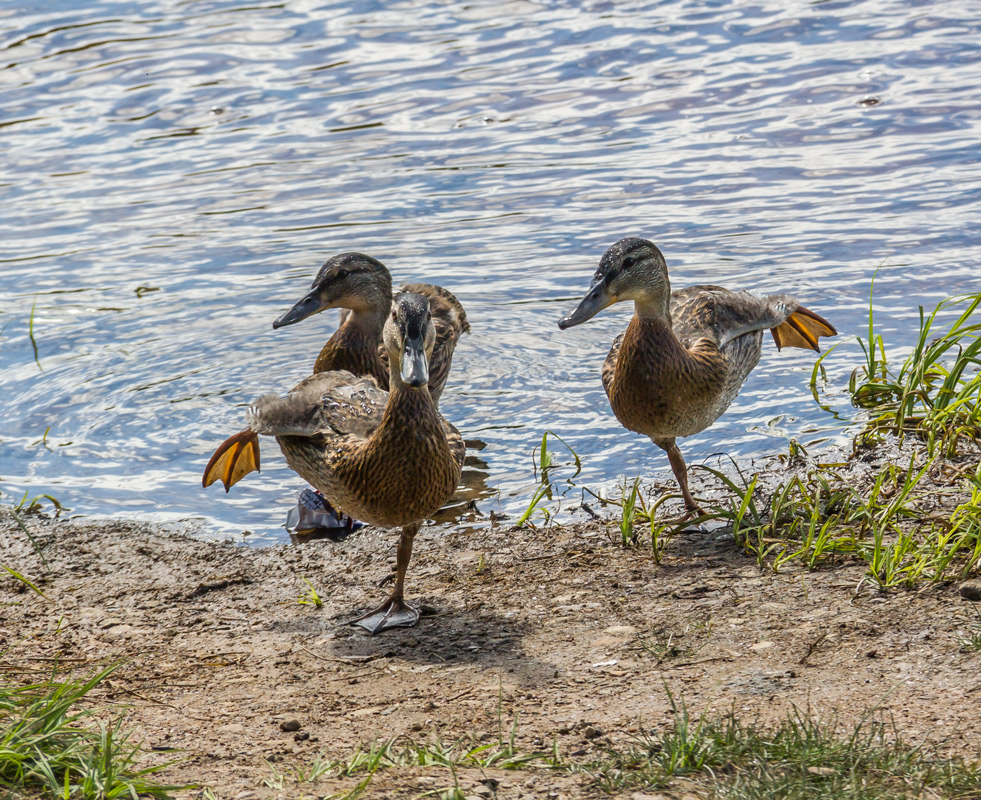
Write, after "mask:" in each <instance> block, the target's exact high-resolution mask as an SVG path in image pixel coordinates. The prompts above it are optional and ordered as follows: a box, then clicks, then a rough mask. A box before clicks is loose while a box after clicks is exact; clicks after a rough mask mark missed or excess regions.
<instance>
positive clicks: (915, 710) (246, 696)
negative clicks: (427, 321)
mask: <svg viewBox="0 0 981 800" xmlns="http://www.w3.org/2000/svg"><path fill="white" fill-rule="evenodd" d="M25 521H26V524H27V525H28V527H29V529H30V530H31V532H32V534H33V535H34V537H35V539H36V540H37V542H38V543H39V544H40V545H41V547H42V548H43V552H44V554H45V557H46V559H47V561H48V567H47V569H45V567H44V566H43V565H42V564H41V562H40V561H39V559H38V557H37V556H36V555H35V554H34V551H33V549H32V547H31V546H30V544H29V543H28V542H27V539H26V537H25V536H24V534H23V532H22V531H21V530H20V528H19V527H18V526H17V524H16V523H15V521H14V520H13V518H12V517H11V515H10V514H9V513H8V512H0V561H3V562H4V563H7V564H13V565H16V566H17V567H18V568H19V569H21V570H22V571H23V572H24V573H25V574H26V575H28V576H30V577H31V578H32V579H36V580H37V581H38V584H39V586H40V588H42V589H43V591H44V592H45V594H46V595H47V598H48V599H47V600H45V599H43V598H40V597H38V596H36V595H34V594H33V593H31V592H28V591H24V590H23V589H22V588H21V587H20V585H19V584H17V583H16V582H14V581H13V579H0V670H3V671H4V673H5V675H6V677H7V679H8V680H17V681H28V680H30V679H31V678H32V677H35V676H40V675H43V674H47V673H48V672H49V671H50V669H51V668H52V667H53V666H54V665H55V664H60V665H61V666H62V667H72V668H74V669H75V670H77V674H78V675H83V674H85V675H87V674H91V672H93V671H94V670H95V669H96V667H97V666H99V665H104V664H107V663H109V662H112V661H115V660H117V659H127V660H126V663H125V665H124V666H123V667H122V668H120V669H119V670H118V671H117V672H116V673H114V674H113V675H112V676H111V677H110V678H109V679H108V680H107V681H106V683H105V684H104V685H103V686H102V687H100V688H99V689H97V690H96V691H95V692H94V694H93V696H94V700H95V701H96V702H97V703H101V704H115V705H119V706H121V707H122V706H125V707H126V708H127V711H126V715H127V716H126V720H127V725H128V727H130V728H131V729H133V730H134V731H136V733H137V735H138V736H139V737H141V738H142V739H144V741H145V744H146V746H147V747H149V748H152V749H153V750H154V751H155V752H154V753H153V756H151V757H159V758H160V759H161V760H167V759H170V758H173V757H175V756H177V757H182V758H184V759H185V760H183V761H182V762H181V763H180V764H179V765H177V766H174V767H171V768H169V769H168V770H167V771H166V772H165V773H163V776H162V777H163V779H164V780H167V781H171V782H177V783H193V784H197V785H198V786H199V787H209V788H211V789H212V790H213V791H214V793H215V794H216V795H217V796H218V797H220V798H235V799H236V800H248V798H269V797H279V796H283V797H286V796H289V797H299V796H304V795H305V796H316V797H323V796H329V795H331V794H332V793H335V792H341V791H346V790H348V789H350V788H352V787H353V786H354V785H355V784H356V783H357V782H358V779H359V778H358V777H357V776H355V777H351V778H346V779H338V778H330V779H322V780H320V781H318V782H316V783H315V784H303V785H301V786H299V787H298V786H296V785H295V784H290V783H289V782H287V784H286V786H285V788H282V787H277V783H276V780H275V774H276V772H288V771H289V768H290V767H291V766H292V765H298V766H301V767H302V766H304V765H309V764H310V763H311V762H312V761H313V759H314V758H315V757H316V756H317V755H319V754H321V753H325V754H326V755H328V756H330V757H346V756H350V755H351V754H352V752H353V751H354V750H355V749H356V748H357V747H358V745H359V744H365V745H367V744H370V743H371V742H376V741H381V740H385V739H389V738H392V737H396V736H403V735H404V736H408V737H412V738H413V739H414V740H417V741H423V740H426V739H433V738H437V737H438V738H440V739H442V740H443V741H451V740H453V739H455V738H457V737H475V738H476V739H478V740H485V741H497V737H498V731H499V723H500V722H501V721H503V725H504V728H505V735H507V732H508V731H509V730H510V727H511V724H512V722H513V721H514V719H515V717H517V743H518V745H519V747H520V748H521V749H524V750H540V749H546V750H547V749H550V748H551V747H552V742H553V738H556V739H557V742H558V747H559V750H560V752H561V753H562V754H563V755H564V756H567V757H569V758H588V757H589V756H590V755H592V754H595V753H597V752H599V751H600V750H601V749H602V748H603V747H604V746H607V745H609V744H611V743H614V744H623V743H625V742H627V741H628V740H629V739H630V738H631V737H632V736H635V735H636V734H638V733H639V732H640V731H641V730H649V729H652V728H658V727H660V726H663V725H664V724H666V722H667V721H668V720H669V719H670V706H669V700H668V695H667V693H666V687H670V690H671V692H672V693H673V694H674V696H675V697H676V698H679V699H683V700H684V701H685V702H686V703H687V705H688V707H689V708H690V709H691V711H692V712H693V713H694V714H699V713H701V712H703V711H706V710H708V711H712V710H717V711H718V712H720V713H724V712H726V711H728V710H730V709H734V710H735V711H736V712H737V714H739V716H740V717H741V718H744V719H745V720H746V721H754V720H762V721H766V720H771V719H777V718H780V717H782V716H783V715H784V714H785V713H786V712H787V711H788V710H789V709H790V708H791V707H792V706H793V705H796V706H797V707H800V708H802V709H808V710H809V711H810V713H811V714H814V715H817V716H822V717H827V716H828V715H830V714H832V712H837V713H838V714H839V715H840V717H841V719H842V721H843V722H854V721H855V720H857V718H858V717H859V716H860V715H861V714H862V713H863V712H865V711H866V710H867V709H868V708H869V707H871V706H873V705H875V704H877V703H878V704H881V708H882V709H883V711H884V712H885V713H886V714H891V715H892V717H893V718H894V719H895V722H896V724H897V726H898V728H899V730H900V731H901V732H902V734H903V736H904V738H905V739H906V740H907V741H909V742H912V743H918V742H931V743H941V746H942V748H943V750H944V751H946V752H950V753H954V752H957V753H961V754H964V755H976V753H977V741H978V738H977V737H978V732H979V728H981V719H979V717H978V714H977V702H978V694H977V692H978V690H979V689H981V674H979V670H978V667H979V664H981V656H979V655H978V654H976V653H966V652H963V651H962V648H961V644H960V641H959V640H960V638H961V637H963V636H964V635H965V633H966V631H968V630H969V629H970V627H971V625H972V623H976V620H977V616H976V612H975V607H974V606H973V605H972V604H971V603H969V602H968V601H965V600H963V599H961V597H960V596H959V593H958V588H957V586H956V585H943V586H928V587H927V588H925V589H923V590H921V591H915V592H913V591H903V592H896V593H893V594H880V593H879V592H877V591H876V590H875V589H874V588H872V587H869V586H868V585H865V586H863V587H862V588H861V589H859V590H858V591H856V587H857V586H858V584H859V582H860V580H861V577H862V574H863V569H862V567H859V566H856V565H846V566H841V567H839V568H835V569H830V570H822V571H818V572H812V573H807V572H802V571H796V572H795V571H790V572H782V573H781V574H776V575H774V574H772V573H769V572H761V571H760V570H759V569H758V567H757V565H756V562H755V560H754V559H752V558H750V557H748V556H746V555H743V554H742V553H741V552H739V551H738V550H737V549H736V547H735V546H734V544H733V543H732V540H731V537H729V536H728V535H726V534H724V533H720V532H716V533H712V532H707V531H699V530H694V531H686V532H684V533H683V534H681V535H679V536H678V537H677V538H676V539H674V540H673V541H672V542H671V543H670V545H669V546H668V550H667V554H666V558H665V560H664V562H663V563H662V564H661V565H660V566H658V565H657V564H655V562H654V560H653V559H652V557H651V555H650V554H649V552H647V551H645V550H643V549H624V548H623V547H621V546H620V545H619V544H618V543H615V542H614V538H613V535H612V527H613V526H612V525H606V524H604V523H603V522H596V521H592V522H588V523H587V522H584V523H583V524H580V525H570V526H564V527H554V528H547V529H544V530H541V531H533V530H527V531H525V530H522V531H516V530H514V529H512V528H510V527H509V526H508V525H507V524H498V525H496V526H492V527H486V528H482V529H476V530H474V529H469V528H462V527H457V528H453V527H449V528H448V527H445V526H442V527H433V528H425V529H423V531H422V532H421V533H420V535H419V536H418V537H417V539H416V548H415V553H414V556H413V561H412V565H411V567H410V572H409V580H408V584H407V595H408V596H409V599H410V600H413V601H416V602H421V603H422V604H424V605H426V606H430V607H431V609H432V610H434V611H435V613H433V614H431V615H429V616H424V618H423V619H422V621H421V623H420V624H419V626H418V627H417V628H415V629H412V630H398V631H389V632H386V633H383V634H381V635H379V636H374V637H372V636H369V635H367V634H365V633H363V632H361V631H360V629H354V628H352V627H350V626H348V625H346V624H345V623H346V621H347V620H349V619H351V618H352V616H354V615H355V614H356V613H357V612H363V611H364V610H367V609H368V608H369V607H371V606H373V605H375V604H377V602H379V601H380V600H381V599H382V598H383V597H384V595H385V594H386V592H387V591H388V590H387V588H379V587H378V583H379V582H380V581H381V580H382V579H383V578H385V576H386V575H388V574H389V573H390V572H391V570H392V568H393V566H394V559H395V542H396V533H395V532H394V531H380V530H370V529H366V530H364V531H361V532H359V533H356V534H354V535H353V536H351V537H350V538H348V539H347V540H345V541H343V542H340V543H334V542H329V541H316V542H312V543H308V544H304V545H301V546H277V547H270V548H265V549H253V548H249V547H243V546H236V545H232V544H227V543H224V544H222V543H212V542H206V541H199V540H195V539H192V538H188V537H183V536H179V535H175V534H173V533H165V532H161V531H158V530H155V529H154V528H152V527H148V526H143V525H138V524H123V523H117V522H106V523H78V522H76V523H67V522H59V521H51V520H46V519H43V518H38V517H29V518H27V519H26V520H25ZM608 527H609V528H610V529H611V530H610V531H608V530H607V528H608ZM616 536H619V534H618V533H617V534H616ZM303 578H306V579H308V580H309V581H311V583H312V584H313V585H314V586H315V587H316V590H317V592H318V593H319V595H320V597H321V598H322V599H323V601H324V606H323V608H320V609H318V608H316V607H314V606H313V605H304V604H300V603H298V602H297V600H298V598H299V597H300V596H301V595H302V594H303V593H304V591H305V590H306V588H307V587H306V584H305V583H304V582H303ZM293 720H295V721H296V722H297V723H298V724H299V730H295V731H294V730H287V731H284V730H282V724H283V723H286V722H290V721H293ZM285 727H287V728H290V727H291V726H289V725H287V726H285ZM457 779H458V780H459V785H460V787H461V788H462V789H463V790H464V791H465V792H466V793H467V796H468V797H471V796H472V797H497V798H501V800H511V799H512V798H544V797H548V798H555V799H556V800H558V799H559V798H565V799H566V800H572V798H580V797H595V796H597V795H598V792H597V790H596V789H595V788H589V786H588V782H587V781H586V780H585V779H584V778H582V777H577V776H571V775H563V774H559V773H556V772H552V771H548V770H545V769H541V768H538V769H528V770H518V771H503V770H487V771H481V770H476V769H474V770H463V771H460V772H458V775H457ZM267 783H268V784H272V785H271V786H270V785H267ZM448 785H452V778H451V777H450V773H449V772H448V771H447V770H435V769H422V768H417V769H403V770H397V771H396V770H391V771H382V772H379V773H378V774H377V775H376V777H375V779H374V780H373V781H372V783H371V785H370V786H369V788H368V790H367V791H366V792H365V794H364V796H365V797H383V798H388V797H392V798H401V797H406V798H408V797H418V796H420V795H421V794H424V793H425V792H427V791H428V792H432V791H433V790H438V789H440V788H445V787H446V786H448ZM198 791H199V790H188V791H184V792H181V793H179V794H180V796H184V797H192V796H196V795H197V794H198ZM623 796H624V797H637V798H644V797H653V796H665V797H668V796H671V797H673V796H679V797H680V796H681V795H672V794H671V793H670V792H669V793H667V794H664V795H656V794H644V793H636V792H634V793H631V792H627V793H625V794H624V795H623Z"/></svg>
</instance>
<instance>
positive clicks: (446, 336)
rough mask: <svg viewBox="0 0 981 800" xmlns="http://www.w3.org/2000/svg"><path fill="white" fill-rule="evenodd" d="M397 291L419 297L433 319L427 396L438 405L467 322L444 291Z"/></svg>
mask: <svg viewBox="0 0 981 800" xmlns="http://www.w3.org/2000/svg"><path fill="white" fill-rule="evenodd" d="M399 291H402V292H414V293H415V294H421V295H422V296H423V297H425V298H426V299H427V300H429V310H430V311H431V312H432V315H433V327H434V328H435V329H436V344H435V345H434V346H433V355H432V357H431V358H430V359H429V393H430V394H431V395H432V396H433V402H434V403H437V404H438V403H439V396H440V395H441V394H442V393H443V387H444V386H446V381H447V379H448V378H449V377H450V367H451V366H452V364H453V351H454V350H455V349H456V343H457V342H458V341H459V340H460V337H461V336H462V335H463V334H465V333H469V332H470V322H469V321H468V320H467V312H466V311H465V310H464V308H463V304H462V303H460V301H459V300H457V299H456V295H454V294H453V293H452V292H451V291H449V290H448V289H444V288H443V287H442V286H435V285H433V284H431V283H407V284H405V285H404V286H402V287H401V288H400V289H399Z"/></svg>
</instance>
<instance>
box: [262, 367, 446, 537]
mask: <svg viewBox="0 0 981 800" xmlns="http://www.w3.org/2000/svg"><path fill="white" fill-rule="evenodd" d="M252 428H253V430H256V432H257V433H263V434H272V435H275V436H276V440H277V441H278V442H279V446H280V448H281V449H282V451H283V454H284V455H285V456H286V461H287V463H288V464H289V465H290V467H291V468H292V469H294V470H295V471H296V472H297V473H298V474H299V475H300V476H301V477H302V478H303V479H304V480H306V481H307V482H309V483H310V484H311V485H313V486H315V487H316V488H317V489H319V490H320V491H321V492H322V493H323V495H324V496H325V497H326V498H327V499H328V500H329V501H330V503H331V505H333V506H334V507H335V508H337V509H339V510H340V511H342V512H344V513H345V514H348V515H350V516H352V517H355V518H357V519H360V520H364V521H365V522H370V523H372V524H374V525H381V526H384V527H393V526H396V525H407V524H409V523H410V522H414V521H416V520H420V519H424V518H426V517H428V516H430V515H431V514H433V513H435V512H436V511H437V510H438V509H439V508H440V506H442V505H443V503H445V502H446V500H447V499H449V497H450V496H451V495H452V494H453V491H454V490H455V489H456V486H457V483H458V482H459V479H460V468H461V466H462V464H463V452H464V445H463V439H462V437H461V436H460V433H459V431H457V430H456V428H454V427H453V426H452V425H451V424H450V423H448V422H447V421H446V420H445V419H443V417H442V416H440V414H439V412H438V411H437V410H436V407H435V405H434V404H433V402H432V398H431V396H430V394H429V392H428V391H427V390H426V388H425V387H421V388H416V389H413V388H410V387H407V386H405V385H404V384H401V383H398V384H397V385H396V386H394V387H393V390H392V391H391V392H385V391H384V390H383V389H379V388H378V386H377V385H376V384H375V383H374V381H373V380H371V379H364V378H363V379H358V378H356V377H355V376H354V375H352V374H350V373H346V372H326V373H319V374H317V375H313V376H311V377H310V378H307V379H306V380H305V381H304V382H303V383H301V384H300V385H299V386H297V387H296V389H294V390H293V391H292V392H290V394H289V395H287V396H286V397H285V398H280V397H271V398H263V399H261V400H260V401H258V403H257V406H256V410H255V411H254V413H253V422H252ZM301 431H302V432H303V433H302V435H295V434H296V433H299V432H301Z"/></svg>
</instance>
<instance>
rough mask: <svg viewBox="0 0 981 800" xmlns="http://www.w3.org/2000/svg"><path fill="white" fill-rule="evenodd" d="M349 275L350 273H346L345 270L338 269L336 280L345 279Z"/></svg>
mask: <svg viewBox="0 0 981 800" xmlns="http://www.w3.org/2000/svg"><path fill="white" fill-rule="evenodd" d="M350 274H351V273H350V272H348V271H347V270H346V269H339V270H337V277H338V278H346V277H347V276H348V275H350Z"/></svg>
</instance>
